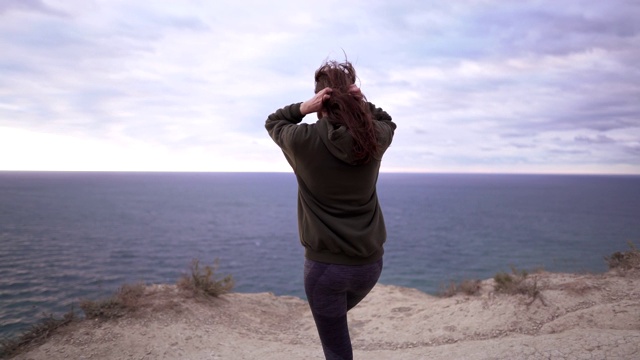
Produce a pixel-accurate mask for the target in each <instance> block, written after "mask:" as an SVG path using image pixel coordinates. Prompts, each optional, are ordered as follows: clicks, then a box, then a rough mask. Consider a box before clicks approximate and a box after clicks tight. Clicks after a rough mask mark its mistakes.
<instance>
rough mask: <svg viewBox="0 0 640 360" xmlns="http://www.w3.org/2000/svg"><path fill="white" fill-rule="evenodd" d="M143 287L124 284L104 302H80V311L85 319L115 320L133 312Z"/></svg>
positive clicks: (142, 293)
mask: <svg viewBox="0 0 640 360" xmlns="http://www.w3.org/2000/svg"><path fill="white" fill-rule="evenodd" d="M144 290H145V285H144V284H142V283H138V284H124V285H122V286H121V287H120V288H119V289H118V290H117V291H116V293H115V294H114V295H113V296H112V297H110V298H108V299H105V300H98V301H93V300H82V301H81V302H80V309H82V311H83V312H84V315H85V317H86V318H87V319H103V320H106V319H115V318H119V317H122V316H124V315H126V314H128V313H131V312H133V311H135V310H136V309H137V308H138V306H139V303H140V300H141V299H142V296H143V295H144Z"/></svg>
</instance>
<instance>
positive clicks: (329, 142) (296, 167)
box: [265, 61, 396, 359]
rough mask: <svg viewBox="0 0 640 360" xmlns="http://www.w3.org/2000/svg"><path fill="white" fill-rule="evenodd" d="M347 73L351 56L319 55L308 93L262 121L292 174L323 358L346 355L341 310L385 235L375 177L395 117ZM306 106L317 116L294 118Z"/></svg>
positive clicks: (377, 258)
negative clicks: (325, 57)
mask: <svg viewBox="0 0 640 360" xmlns="http://www.w3.org/2000/svg"><path fill="white" fill-rule="evenodd" d="M355 81H356V72H355V69H354V68H353V66H352V65H351V63H349V62H344V63H337V62H335V61H330V62H326V63H324V64H323V65H322V66H321V67H320V68H319V69H318V70H316V73H315V85H316V86H315V93H316V94H315V96H313V97H312V98H311V99H309V100H307V101H305V102H303V103H296V104H292V105H289V106H285V107H283V108H281V109H279V110H277V111H276V112H275V113H273V114H271V115H269V117H268V118H267V121H266V125H265V126H266V128H267V131H268V132H269V135H270V136H271V138H272V139H273V140H274V141H275V142H276V144H278V146H280V148H281V149H282V152H283V153H284V156H285V158H286V159H287V161H288V162H289V164H290V165H291V167H292V168H293V171H294V173H295V175H296V178H297V181H298V230H299V234H300V242H301V243H302V246H304V248H305V258H306V260H305V265H304V284H305V285H304V286H305V292H306V294H307V299H308V301H309V306H310V307H311V313H312V314H313V318H314V320H315V323H316V327H317V329H318V334H319V335H320V340H321V342H322V348H323V351H324V354H325V357H326V358H327V359H352V358H353V353H352V348H351V340H350V338H349V328H348V327H347V311H349V310H350V309H351V308H353V307H354V306H356V305H357V304H358V303H359V302H360V301H361V300H362V299H364V297H365V296H366V295H367V294H368V293H369V291H371V289H372V288H373V286H374V285H375V284H376V282H377V281H378V278H379V277H380V273H381V271H382V255H383V253H384V249H383V244H384V242H385V240H386V235H387V234H386V229H385V224H384V218H383V216H382V211H381V210H380V205H379V203H378V196H377V192H376V183H377V180H378V170H379V168H380V161H381V160H382V155H383V154H384V152H385V150H386V149H387V148H388V147H389V145H390V144H391V140H392V138H393V133H394V130H395V128H396V125H395V124H394V123H393V122H392V121H391V117H390V116H389V114H387V113H386V112H384V111H383V110H382V109H379V108H376V107H375V106H374V105H373V104H371V103H369V102H367V101H366V98H365V97H364V95H363V94H362V93H361V92H360V89H359V88H358V87H357V86H356V85H355ZM311 113H317V117H318V121H316V122H315V123H313V124H299V123H300V122H301V121H302V119H303V118H304V116H305V115H307V114H311Z"/></svg>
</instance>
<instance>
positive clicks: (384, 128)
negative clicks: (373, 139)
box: [367, 102, 396, 147]
mask: <svg viewBox="0 0 640 360" xmlns="http://www.w3.org/2000/svg"><path fill="white" fill-rule="evenodd" d="M367 104H369V111H371V115H372V117H373V120H376V121H377V123H376V127H377V128H378V129H379V131H381V132H382V133H383V134H384V135H383V139H382V140H383V141H382V145H383V146H385V147H387V146H389V145H391V141H392V140H393V134H394V132H395V130H396V124H395V123H394V122H393V121H392V119H391V116H390V115H389V114H387V112H386V111H384V110H382V109H381V108H379V107H376V106H375V105H374V104H372V103H370V102H368V103H367Z"/></svg>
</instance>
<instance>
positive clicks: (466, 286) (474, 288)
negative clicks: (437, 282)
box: [438, 280, 481, 297]
mask: <svg viewBox="0 0 640 360" xmlns="http://www.w3.org/2000/svg"><path fill="white" fill-rule="evenodd" d="M480 283H481V282H480V280H463V281H461V282H460V283H459V284H458V283H456V282H455V281H452V282H450V283H449V285H443V286H441V287H440V291H439V292H438V295H439V296H441V297H452V296H455V295H456V294H458V293H463V294H465V295H468V296H473V295H478V294H479V293H480Z"/></svg>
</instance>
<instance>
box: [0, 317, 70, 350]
mask: <svg viewBox="0 0 640 360" xmlns="http://www.w3.org/2000/svg"><path fill="white" fill-rule="evenodd" d="M75 319H76V316H75V313H74V311H73V310H71V311H69V312H68V313H66V314H64V316H63V317H62V318H56V317H54V316H53V315H48V316H46V317H45V318H44V319H42V320H41V321H40V322H39V323H36V324H35V325H32V326H31V327H30V328H29V329H27V330H26V331H25V332H23V333H22V334H21V335H20V336H18V337H16V338H11V339H2V340H0V359H4V358H9V357H12V356H15V355H17V354H18V353H20V352H22V351H24V350H25V349H27V348H28V347H30V346H33V345H37V344H41V343H42V342H44V340H46V339H47V338H49V336H51V335H52V334H53V333H54V331H56V330H57V329H58V328H60V327H62V326H65V325H68V324H70V323H71V322H72V321H74V320H75Z"/></svg>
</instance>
